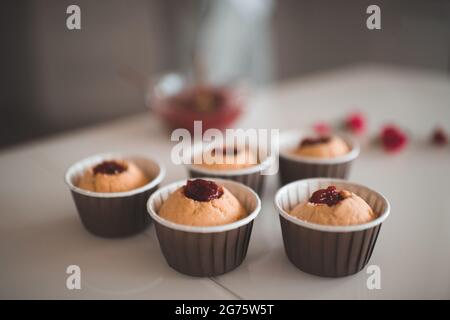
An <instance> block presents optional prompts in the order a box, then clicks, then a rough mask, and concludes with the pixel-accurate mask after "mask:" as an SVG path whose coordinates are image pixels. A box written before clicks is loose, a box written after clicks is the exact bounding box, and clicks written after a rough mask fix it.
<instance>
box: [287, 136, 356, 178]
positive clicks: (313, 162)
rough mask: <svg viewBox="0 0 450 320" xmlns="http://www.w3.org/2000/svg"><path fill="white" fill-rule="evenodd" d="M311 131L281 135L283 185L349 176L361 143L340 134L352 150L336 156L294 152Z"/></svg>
mask: <svg viewBox="0 0 450 320" xmlns="http://www.w3.org/2000/svg"><path fill="white" fill-rule="evenodd" d="M311 135H314V133H310V132H302V131H297V130H295V131H288V132H284V133H283V134H281V136H280V181H281V184H282V185H285V184H288V183H290V182H292V181H296V180H301V179H307V178H339V179H346V178H348V176H349V173H350V169H351V166H352V163H353V161H354V160H355V159H356V158H357V157H358V155H359V152H360V147H359V144H358V143H357V142H356V141H355V140H354V139H353V138H351V137H350V136H348V135H338V136H339V137H340V138H342V139H343V140H344V141H345V142H346V143H347V145H348V146H349V147H350V152H349V153H347V154H345V155H343V156H340V157H335V158H314V157H303V156H300V155H296V154H294V153H293V152H292V150H294V149H295V148H296V147H297V146H298V144H299V143H300V141H301V140H302V139H303V138H305V137H308V136H311Z"/></svg>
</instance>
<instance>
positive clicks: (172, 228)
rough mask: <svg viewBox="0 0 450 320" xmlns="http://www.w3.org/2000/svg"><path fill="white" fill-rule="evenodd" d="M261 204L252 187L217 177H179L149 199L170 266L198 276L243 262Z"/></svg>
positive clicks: (230, 268)
mask: <svg viewBox="0 0 450 320" xmlns="http://www.w3.org/2000/svg"><path fill="white" fill-rule="evenodd" d="M260 208H261V201H260V200H259V197H258V195H257V194H256V193H255V192H254V191H252V190H251V189H250V188H248V187H246V186H244V185H243V184H241V183H237V182H234V181H230V180H221V179H212V178H205V179H196V180H192V181H190V180H188V181H186V180H183V181H178V182H175V183H173V184H170V185H168V186H166V187H164V188H162V189H160V190H158V191H157V192H155V193H154V194H153V195H152V196H151V197H150V199H149V200H148V203H147V209H148V212H149V214H150V216H151V217H152V220H153V221H154V222H155V229H156V235H157V237H158V241H159V244H160V248H161V251H162V253H163V255H164V257H165V259H166V261H167V263H168V264H169V266H171V267H172V268H173V269H175V270H177V271H178V272H181V273H183V274H187V275H191V276H198V277H210V276H216V275H220V274H223V273H226V272H229V271H231V270H233V269H235V268H237V267H238V266H239V265H240V264H241V263H242V261H243V260H244V259H245V256H246V254H247V249H248V244H249V241H250V236H251V232H252V227H253V220H254V219H255V218H256V216H257V215H258V214H259V211H260Z"/></svg>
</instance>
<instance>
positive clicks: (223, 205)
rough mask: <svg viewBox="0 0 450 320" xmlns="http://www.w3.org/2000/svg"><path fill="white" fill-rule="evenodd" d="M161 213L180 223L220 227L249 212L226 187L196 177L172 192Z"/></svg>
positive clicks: (164, 216) (165, 217)
mask: <svg viewBox="0 0 450 320" xmlns="http://www.w3.org/2000/svg"><path fill="white" fill-rule="evenodd" d="M158 214H159V215H160V216H161V217H162V218H164V219H166V220H169V221H172V222H175V223H178V224H183V225H190V226H217V225H224V224H228V223H232V222H235V221H238V220H240V219H242V218H244V217H246V216H247V211H246V210H245V208H244V207H243V206H242V204H241V203H240V202H239V200H238V199H236V197H235V196H234V195H233V194H232V193H231V192H230V191H229V190H228V189H227V188H225V187H224V186H220V185H218V184H216V183H215V182H213V181H208V180H203V179H196V180H189V181H188V182H187V183H186V185H185V186H183V187H180V188H178V189H177V190H175V191H174V192H173V193H172V194H170V195H169V197H168V198H167V200H166V201H164V203H163V204H162V206H161V208H160V210H159V213H158Z"/></svg>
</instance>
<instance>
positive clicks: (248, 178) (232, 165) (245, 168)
mask: <svg viewBox="0 0 450 320" xmlns="http://www.w3.org/2000/svg"><path fill="white" fill-rule="evenodd" d="M200 152H201V154H199V153H200ZM261 154H262V156H261ZM197 158H200V160H201V161H198V163H195V161H193V162H194V163H192V164H188V165H187V166H186V167H187V170H188V173H189V176H190V177H191V178H203V177H214V178H219V179H227V180H233V181H236V182H240V183H243V184H244V185H246V186H248V187H250V188H252V189H253V190H254V191H256V193H257V194H258V195H262V192H263V190H264V185H265V181H266V179H265V174H264V171H265V170H266V169H267V168H268V167H269V166H270V164H271V161H272V159H271V158H270V157H267V156H266V155H265V153H264V152H260V150H259V147H251V146H237V147H234V146H233V147H232V146H226V145H225V146H223V145H214V146H210V147H208V148H206V150H205V151H203V150H202V149H201V150H199V151H197V154H195V153H194V156H193V159H194V160H196V159H197Z"/></svg>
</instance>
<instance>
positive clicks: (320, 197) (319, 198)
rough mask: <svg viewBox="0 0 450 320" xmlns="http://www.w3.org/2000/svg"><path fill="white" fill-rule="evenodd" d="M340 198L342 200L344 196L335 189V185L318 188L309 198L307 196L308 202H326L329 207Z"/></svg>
mask: <svg viewBox="0 0 450 320" xmlns="http://www.w3.org/2000/svg"><path fill="white" fill-rule="evenodd" d="M342 200H344V197H342V195H341V193H340V192H338V191H336V187H335V186H329V187H328V188H326V189H319V190H317V191H316V192H314V193H313V194H312V196H311V198H309V202H312V203H319V204H326V205H328V206H329V207H331V206H334V205H336V204H338V203H339V202H340V201H342Z"/></svg>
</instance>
